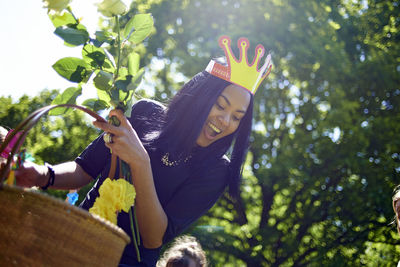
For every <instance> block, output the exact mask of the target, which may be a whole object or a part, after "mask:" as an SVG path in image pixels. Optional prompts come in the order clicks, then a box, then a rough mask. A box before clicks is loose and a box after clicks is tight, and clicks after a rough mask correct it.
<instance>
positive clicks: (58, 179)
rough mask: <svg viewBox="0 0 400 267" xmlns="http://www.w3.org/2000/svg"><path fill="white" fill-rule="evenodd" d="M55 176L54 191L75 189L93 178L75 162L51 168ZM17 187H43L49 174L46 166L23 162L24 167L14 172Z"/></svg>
mask: <svg viewBox="0 0 400 267" xmlns="http://www.w3.org/2000/svg"><path fill="white" fill-rule="evenodd" d="M52 168H53V170H54V174H55V179H54V185H53V186H51V188H55V189H64V190H68V189H77V188H80V187H82V186H84V185H86V184H88V183H90V182H91V181H92V180H93V178H92V177H91V176H90V175H89V174H87V173H86V172H85V171H84V170H83V169H82V168H81V167H80V166H79V165H78V164H76V163H75V162H66V163H61V164H58V165H54V166H52ZM15 177H16V181H17V185H19V186H23V187H32V186H40V187H43V186H45V185H46V184H47V182H48V181H49V179H50V172H49V169H48V167H47V166H43V165H37V164H35V163H32V162H25V163H24V165H23V166H22V167H21V168H19V169H18V170H16V171H15Z"/></svg>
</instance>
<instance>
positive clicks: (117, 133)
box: [93, 109, 149, 167]
mask: <svg viewBox="0 0 400 267" xmlns="http://www.w3.org/2000/svg"><path fill="white" fill-rule="evenodd" d="M109 115H110V117H111V116H115V117H116V118H117V119H118V120H119V121H120V122H121V124H120V125H119V126H114V125H111V124H109V123H103V122H99V121H94V122H93V125H94V126H96V127H97V128H99V129H101V130H103V131H104V132H107V133H110V134H112V142H111V143H105V144H106V146H107V147H108V148H110V149H111V150H112V152H113V153H114V154H115V155H117V156H118V157H120V158H121V159H122V160H123V161H125V162H126V163H128V164H129V165H131V166H138V167H140V166H142V164H143V163H147V162H149V156H148V154H147V151H146V149H145V148H144V146H143V144H142V142H141V141H140V139H139V137H138V135H137V133H136V131H135V130H134V129H133V127H132V125H131V124H130V122H129V121H128V119H127V118H126V117H125V116H124V114H123V112H122V111H121V110H118V109H117V110H112V111H111V112H110V114H109Z"/></svg>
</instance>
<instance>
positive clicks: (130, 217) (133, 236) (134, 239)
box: [129, 208, 141, 262]
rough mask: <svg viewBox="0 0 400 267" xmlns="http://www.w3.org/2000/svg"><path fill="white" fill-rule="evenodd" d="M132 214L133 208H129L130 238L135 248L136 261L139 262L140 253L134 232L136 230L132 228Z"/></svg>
mask: <svg viewBox="0 0 400 267" xmlns="http://www.w3.org/2000/svg"><path fill="white" fill-rule="evenodd" d="M132 213H133V208H130V209H129V220H130V222H131V231H132V238H133V245H134V246H135V250H136V255H137V258H138V261H139V262H140V261H141V259H140V252H139V247H138V242H137V240H136V234H135V233H136V231H137V228H136V229H135V227H134V226H133V216H132ZM135 219H136V217H135ZM136 223H137V222H136V220H135V224H136Z"/></svg>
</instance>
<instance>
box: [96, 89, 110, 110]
mask: <svg viewBox="0 0 400 267" xmlns="http://www.w3.org/2000/svg"><path fill="white" fill-rule="evenodd" d="M97 97H98V98H99V100H102V101H104V102H106V103H108V105H109V106H110V105H111V97H110V95H109V93H108V92H107V91H104V90H100V89H97Z"/></svg>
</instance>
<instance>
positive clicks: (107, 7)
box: [97, 0, 127, 17]
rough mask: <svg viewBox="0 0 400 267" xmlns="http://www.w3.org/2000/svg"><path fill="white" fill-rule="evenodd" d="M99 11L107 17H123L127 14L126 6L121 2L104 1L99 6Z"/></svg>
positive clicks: (119, 0)
mask: <svg viewBox="0 0 400 267" xmlns="http://www.w3.org/2000/svg"><path fill="white" fill-rule="evenodd" d="M97 8H98V11H99V12H100V13H101V14H103V15H104V16H106V17H112V16H116V15H122V14H124V13H125V12H126V10H127V8H126V5H125V4H124V3H123V2H122V1H121V0H103V2H101V3H100V4H98V5H97Z"/></svg>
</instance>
